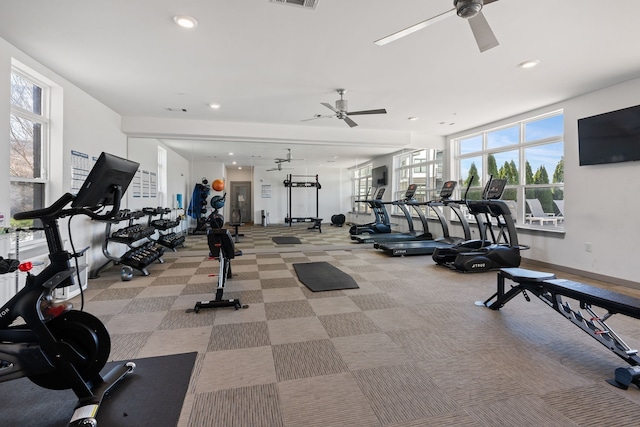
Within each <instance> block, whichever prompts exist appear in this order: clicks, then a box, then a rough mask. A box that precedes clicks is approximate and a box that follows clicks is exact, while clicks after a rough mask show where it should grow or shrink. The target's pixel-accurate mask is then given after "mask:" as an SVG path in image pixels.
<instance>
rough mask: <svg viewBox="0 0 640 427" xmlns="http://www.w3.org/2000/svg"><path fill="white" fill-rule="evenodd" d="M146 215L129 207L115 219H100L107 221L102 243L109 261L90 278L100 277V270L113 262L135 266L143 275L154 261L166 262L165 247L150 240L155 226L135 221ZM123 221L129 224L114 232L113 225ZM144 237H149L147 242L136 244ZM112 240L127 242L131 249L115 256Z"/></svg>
mask: <svg viewBox="0 0 640 427" xmlns="http://www.w3.org/2000/svg"><path fill="white" fill-rule="evenodd" d="M145 215H146V214H145V213H144V212H142V211H136V212H131V211H129V210H128V209H125V210H122V211H120V212H119V213H118V215H117V216H116V217H115V219H113V220H107V221H100V222H104V223H105V240H104V242H103V243H102V253H103V254H104V256H105V257H106V258H107V262H106V263H105V264H103V265H102V266H100V267H99V268H98V269H96V270H94V271H92V272H91V275H90V276H89V278H91V279H95V278H97V277H100V272H101V271H102V270H104V269H105V268H107V267H108V266H109V265H110V264H111V263H112V262H113V263H114V264H122V265H126V266H129V267H131V268H134V269H136V270H138V271H140V272H141V273H142V275H143V276H148V275H149V271H148V270H147V267H148V266H149V265H151V264H152V263H154V262H156V261H158V262H159V263H160V264H162V263H164V260H163V259H162V255H163V254H164V248H163V247H160V246H156V245H155V242H153V241H151V240H150V237H151V236H152V235H153V234H154V233H155V229H154V228H153V227H149V226H145V225H142V224H135V223H134V221H136V220H138V219H140V218H142V217H143V216H145ZM122 221H128V222H129V224H128V225H127V226H126V227H124V228H121V229H118V230H116V231H114V232H113V233H112V232H111V227H112V225H113V224H118V223H119V222H122ZM143 239H147V242H144V243H142V244H139V245H134V244H135V243H137V242H139V241H141V240H143ZM110 242H114V243H122V244H125V245H127V246H128V247H129V248H130V249H129V250H128V251H127V252H126V253H125V254H124V255H122V256H120V257H117V256H114V255H112V254H111V253H110V252H109V243H110Z"/></svg>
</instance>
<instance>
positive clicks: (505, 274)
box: [476, 268, 640, 389]
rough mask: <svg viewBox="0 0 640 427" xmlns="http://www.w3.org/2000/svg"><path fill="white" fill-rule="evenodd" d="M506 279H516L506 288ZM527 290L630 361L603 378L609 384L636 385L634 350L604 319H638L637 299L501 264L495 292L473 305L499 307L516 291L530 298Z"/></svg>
mask: <svg viewBox="0 0 640 427" xmlns="http://www.w3.org/2000/svg"><path fill="white" fill-rule="evenodd" d="M506 279H509V280H511V281H513V282H515V283H516V285H515V286H513V285H512V286H511V288H510V289H509V290H507V291H505V280H506ZM529 293H531V294H533V295H535V296H536V297H538V299H540V300H541V301H542V302H544V303H545V304H547V305H548V306H549V307H551V308H553V309H554V310H555V311H557V312H558V313H560V314H561V315H562V316H563V317H564V318H565V319H567V320H569V321H570V322H571V323H573V324H574V325H576V326H577V327H579V328H580V329H581V330H582V331H584V332H586V333H587V334H588V335H589V336H590V337H591V338H593V339H595V340H596V341H598V342H599V343H600V344H602V345H603V346H605V347H606V348H608V349H609V350H610V351H612V352H613V353H614V354H615V355H616V356H618V357H620V358H621V359H623V360H625V361H626V362H627V363H629V365H631V367H629V368H617V369H616V370H615V378H614V379H609V380H607V382H608V383H609V384H611V385H614V386H616V387H619V388H622V389H626V388H627V387H628V386H629V385H631V384H635V385H636V386H638V387H640V356H638V350H634V349H632V348H630V347H629V346H628V345H627V344H626V343H625V342H624V341H623V340H622V338H621V337H620V335H618V334H617V333H616V332H615V331H614V330H613V329H612V328H611V326H609V325H608V324H607V323H606V321H607V320H608V319H610V318H611V317H612V316H613V315H614V314H623V315H626V316H630V317H633V318H636V319H640V299H638V298H634V297H631V296H628V295H623V294H620V293H617V292H614V291H610V290H606V289H602V288H598V287H595V286H591V285H587V284H584V283H580V282H575V281H572V280H564V279H557V278H556V276H555V274H553V273H546V272H539V271H532V270H526V269H523V268H503V269H500V271H499V272H498V278H497V290H496V292H495V293H494V294H493V295H491V296H490V297H489V298H487V299H486V300H485V301H476V305H478V306H484V307H488V308H490V309H491V310H500V309H501V308H502V307H504V305H505V304H506V303H508V302H509V301H511V300H512V299H513V298H514V297H516V296H517V295H519V294H522V295H523V296H524V298H525V299H526V300H527V301H531V298H529ZM563 297H566V298H570V299H574V300H576V301H578V303H579V306H580V309H582V310H585V311H586V312H587V315H584V314H582V312H581V311H580V310H575V309H574V308H572V307H571V305H570V304H569V302H568V301H563ZM592 306H597V307H600V308H602V309H605V310H607V314H606V315H604V316H599V315H598V314H596V312H595V310H594V309H593V307H592Z"/></svg>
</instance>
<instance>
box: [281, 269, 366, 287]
mask: <svg viewBox="0 0 640 427" xmlns="http://www.w3.org/2000/svg"><path fill="white" fill-rule="evenodd" d="M293 268H295V270H296V274H297V275H298V279H300V281H301V282H302V283H304V284H305V286H306V287H307V288H309V289H311V290H312V291H313V292H321V291H335V290H339V289H358V288H359V286H358V284H357V283H356V281H355V280H353V277H351V276H349V275H348V274H347V273H345V272H344V271H342V270H340V269H338V268H336V267H334V266H333V265H331V264H329V263H328V262H306V263H300V264H293Z"/></svg>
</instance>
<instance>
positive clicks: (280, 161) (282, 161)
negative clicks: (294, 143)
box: [274, 148, 304, 164]
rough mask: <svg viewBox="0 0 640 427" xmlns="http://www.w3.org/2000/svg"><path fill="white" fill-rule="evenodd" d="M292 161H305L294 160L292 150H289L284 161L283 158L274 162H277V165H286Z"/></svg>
mask: <svg viewBox="0 0 640 427" xmlns="http://www.w3.org/2000/svg"><path fill="white" fill-rule="evenodd" d="M292 160H304V159H294V158H293V157H292V156H291V148H287V157H285V158H284V159H282V158H278V157H276V158H275V159H274V161H275V162H276V163H277V164H280V163H285V162H291V161H292Z"/></svg>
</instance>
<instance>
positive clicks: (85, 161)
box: [71, 150, 92, 195]
mask: <svg viewBox="0 0 640 427" xmlns="http://www.w3.org/2000/svg"><path fill="white" fill-rule="evenodd" d="M91 166H92V164H91V160H89V155H88V154H85V153H81V152H80V151H76V150H71V194H74V195H76V194H78V191H80V188H81V187H82V184H83V183H84V181H85V180H86V179H87V176H88V175H89V171H90V170H91Z"/></svg>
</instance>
